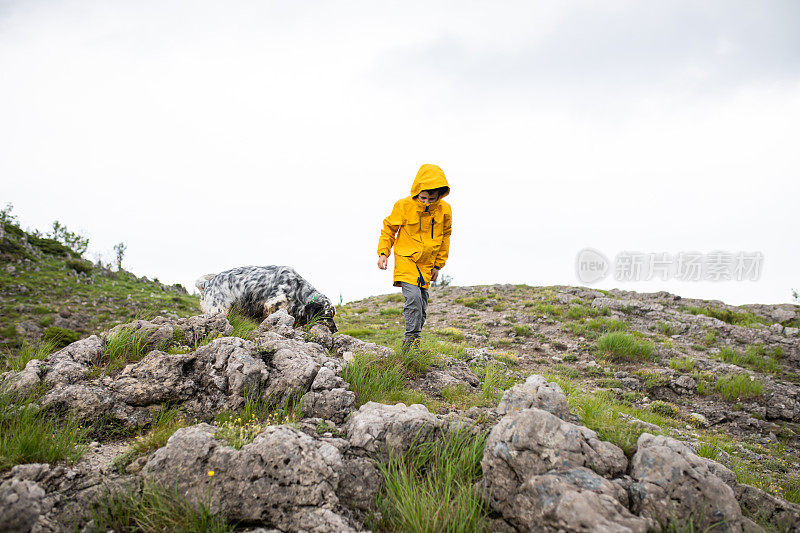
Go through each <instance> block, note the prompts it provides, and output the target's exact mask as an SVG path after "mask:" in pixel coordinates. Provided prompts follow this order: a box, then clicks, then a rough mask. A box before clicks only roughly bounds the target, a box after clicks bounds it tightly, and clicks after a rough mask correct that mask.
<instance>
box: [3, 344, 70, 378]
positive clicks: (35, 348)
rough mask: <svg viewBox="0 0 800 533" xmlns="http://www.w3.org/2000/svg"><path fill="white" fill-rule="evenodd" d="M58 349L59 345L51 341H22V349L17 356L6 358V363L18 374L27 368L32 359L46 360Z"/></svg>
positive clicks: (10, 355) (11, 355) (12, 355)
mask: <svg viewBox="0 0 800 533" xmlns="http://www.w3.org/2000/svg"><path fill="white" fill-rule="evenodd" d="M57 348H58V343H56V342H53V341H51V340H44V339H42V340H39V341H35V342H31V341H28V340H24V341H22V347H21V348H20V349H19V351H18V352H17V353H16V355H15V354H13V353H12V354H9V355H7V357H6V363H7V364H8V366H9V367H10V368H11V370H14V371H16V372H19V371H21V370H23V369H24V368H25V366H26V365H27V364H28V362H29V361H31V360H32V359H44V358H45V357H47V356H48V355H50V354H51V353H53V352H54V351H56V349H57Z"/></svg>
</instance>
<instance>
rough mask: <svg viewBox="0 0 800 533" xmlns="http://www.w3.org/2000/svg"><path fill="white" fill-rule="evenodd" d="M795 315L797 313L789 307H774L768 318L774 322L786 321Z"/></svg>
mask: <svg viewBox="0 0 800 533" xmlns="http://www.w3.org/2000/svg"><path fill="white" fill-rule="evenodd" d="M796 317H797V313H796V312H795V310H794V309H792V308H791V307H776V308H775V309H774V310H773V311H772V313H770V318H772V320H774V321H775V322H787V321H789V320H794V319H795V318H796Z"/></svg>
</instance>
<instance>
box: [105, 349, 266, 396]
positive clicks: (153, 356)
mask: <svg viewBox="0 0 800 533" xmlns="http://www.w3.org/2000/svg"><path fill="white" fill-rule="evenodd" d="M194 363H195V357H194V355H189V354H167V353H164V352H159V351H157V350H153V351H152V352H150V353H149V354H147V355H146V356H145V357H144V359H142V360H141V361H139V362H138V363H136V364H132V365H128V366H126V367H125V368H124V369H123V371H122V372H121V373H120V374H119V375H118V376H117V377H116V379H115V380H114V382H113V383H112V385H111V390H112V392H114V393H115V395H116V398H115V400H118V401H123V402H125V403H127V404H129V405H138V406H145V405H152V404H157V403H163V402H173V403H178V402H181V401H183V400H186V399H187V398H189V397H190V396H191V395H192V394H193V393H194V392H195V391H196V390H197V386H196V384H195V382H194V380H193V379H192V378H193V375H192V373H193V370H194ZM262 365H263V363H262Z"/></svg>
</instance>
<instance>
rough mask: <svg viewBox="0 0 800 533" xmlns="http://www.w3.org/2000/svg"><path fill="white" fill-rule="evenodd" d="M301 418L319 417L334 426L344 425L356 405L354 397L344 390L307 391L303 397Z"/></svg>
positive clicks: (350, 392)
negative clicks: (332, 423)
mask: <svg viewBox="0 0 800 533" xmlns="http://www.w3.org/2000/svg"><path fill="white" fill-rule="evenodd" d="M302 405H303V417H304V418H311V417H319V418H322V419H325V420H330V421H332V422H334V423H335V424H342V423H344V421H345V419H346V418H347V416H348V415H349V414H350V413H352V412H353V410H354V408H355V405H356V395H355V393H353V392H352V391H349V390H346V389H344V388H339V389H332V390H321V391H309V392H307V393H305V395H303V399H302Z"/></svg>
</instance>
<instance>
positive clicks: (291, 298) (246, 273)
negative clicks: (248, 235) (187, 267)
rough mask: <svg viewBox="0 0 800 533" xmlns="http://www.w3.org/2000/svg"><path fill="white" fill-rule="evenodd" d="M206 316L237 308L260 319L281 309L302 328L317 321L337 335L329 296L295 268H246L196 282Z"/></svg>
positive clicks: (274, 266) (208, 275) (203, 278)
mask: <svg viewBox="0 0 800 533" xmlns="http://www.w3.org/2000/svg"><path fill="white" fill-rule="evenodd" d="M195 286H196V287H197V288H198V289H199V290H200V293H201V296H200V307H201V308H202V310H203V313H205V314H207V315H214V314H217V313H227V312H228V311H230V310H231V308H232V307H234V306H235V307H236V308H237V309H238V310H239V311H241V312H242V313H244V314H245V315H248V316H251V317H253V318H255V319H258V320H261V319H263V318H266V317H267V316H268V315H270V314H271V313H274V312H275V311H277V310H278V309H280V308H285V309H286V312H287V313H289V314H290V315H292V316H293V317H294V318H295V320H296V321H297V323H298V324H299V325H302V324H306V323H308V322H309V321H310V320H312V319H318V320H319V321H320V322H321V323H323V324H325V325H326V326H328V329H330V330H331V331H332V332H336V331H337V328H336V324H335V323H334V322H333V316H334V315H335V314H336V308H335V307H334V306H333V304H332V303H331V301H330V300H329V299H328V297H327V296H325V295H324V294H322V293H321V292H319V291H317V290H316V289H315V288H314V287H312V286H311V284H310V283H309V282H307V281H306V280H305V279H303V277H302V276H301V275H300V274H298V273H297V272H296V271H295V270H294V269H293V268H292V267H288V266H276V265H269V266H245V267H238V268H233V269H231V270H226V271H225V272H220V273H219V274H207V275H205V276H203V277H201V278H200V279H198V280H197V282H196V283H195Z"/></svg>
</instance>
